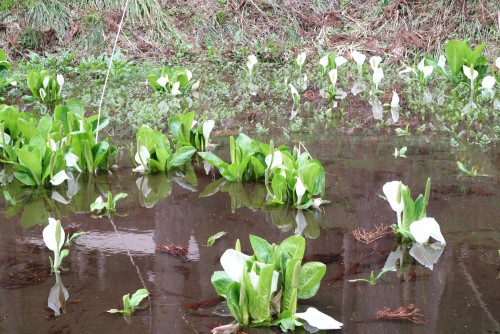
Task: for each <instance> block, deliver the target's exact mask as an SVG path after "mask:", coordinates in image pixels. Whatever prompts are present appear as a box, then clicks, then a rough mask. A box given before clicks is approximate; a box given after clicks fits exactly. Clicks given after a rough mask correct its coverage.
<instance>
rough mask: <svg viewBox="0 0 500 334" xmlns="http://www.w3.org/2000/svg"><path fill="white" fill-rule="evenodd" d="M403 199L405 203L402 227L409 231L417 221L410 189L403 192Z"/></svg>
mask: <svg viewBox="0 0 500 334" xmlns="http://www.w3.org/2000/svg"><path fill="white" fill-rule="evenodd" d="M401 198H402V199H403V202H404V210H403V222H402V227H403V229H406V230H408V229H409V228H410V225H411V223H413V222H414V221H415V203H414V202H413V200H412V199H411V196H410V189H409V188H406V189H405V190H402V191H401Z"/></svg>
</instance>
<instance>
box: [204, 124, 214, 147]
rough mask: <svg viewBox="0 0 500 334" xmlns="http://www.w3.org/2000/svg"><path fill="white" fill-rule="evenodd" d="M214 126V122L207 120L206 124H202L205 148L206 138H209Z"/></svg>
mask: <svg viewBox="0 0 500 334" xmlns="http://www.w3.org/2000/svg"><path fill="white" fill-rule="evenodd" d="M214 126H215V121H214V120H213V119H209V120H207V121H206V122H203V138H205V148H206V146H207V145H208V138H210V133H211V132H212V129H213V128H214Z"/></svg>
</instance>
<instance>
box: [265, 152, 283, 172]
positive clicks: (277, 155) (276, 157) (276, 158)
mask: <svg viewBox="0 0 500 334" xmlns="http://www.w3.org/2000/svg"><path fill="white" fill-rule="evenodd" d="M271 159H272V161H273V162H272V164H271ZM282 164H283V155H282V154H281V151H279V150H276V151H274V153H273V154H272V155H271V154H269V155H268V156H267V157H266V165H267V169H268V170H273V169H275V168H276V167H279V166H281V165H282Z"/></svg>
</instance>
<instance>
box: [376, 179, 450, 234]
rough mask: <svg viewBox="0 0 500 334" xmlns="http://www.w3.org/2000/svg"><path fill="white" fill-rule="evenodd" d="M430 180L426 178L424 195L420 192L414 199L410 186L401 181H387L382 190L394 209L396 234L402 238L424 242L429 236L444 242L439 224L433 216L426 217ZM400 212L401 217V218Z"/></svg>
mask: <svg viewBox="0 0 500 334" xmlns="http://www.w3.org/2000/svg"><path fill="white" fill-rule="evenodd" d="M430 188H431V180H430V178H429V179H427V183H426V186H425V195H422V194H420V195H419V196H418V197H417V199H416V200H415V201H413V199H412V198H411V194H410V188H408V187H407V186H405V185H404V184H402V183H401V181H391V182H387V183H386V184H384V186H383V192H384V194H385V196H386V199H387V201H388V202H389V204H390V205H391V208H392V209H393V210H394V211H396V214H397V222H398V223H397V225H393V228H394V230H395V232H396V234H399V235H400V236H401V237H402V238H403V240H409V241H416V242H418V243H421V244H425V243H427V242H428V241H429V237H432V238H434V239H435V240H437V241H439V242H440V243H442V244H446V242H445V240H444V237H443V235H442V234H441V230H440V228H439V224H438V223H437V222H436V220H435V219H434V218H429V217H427V213H426V207H427V204H428V203H429V196H430ZM401 214H402V216H403V217H402V218H401Z"/></svg>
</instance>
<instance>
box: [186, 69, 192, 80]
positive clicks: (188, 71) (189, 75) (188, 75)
mask: <svg viewBox="0 0 500 334" xmlns="http://www.w3.org/2000/svg"><path fill="white" fill-rule="evenodd" d="M186 76H187V79H188V81H189V80H191V78H192V77H193V73H192V72H191V71H190V70H188V69H186Z"/></svg>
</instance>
